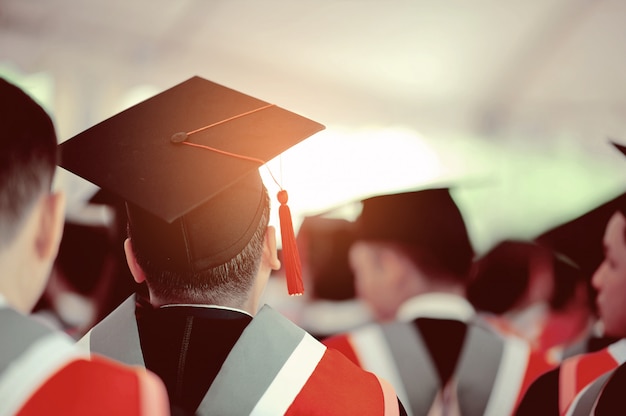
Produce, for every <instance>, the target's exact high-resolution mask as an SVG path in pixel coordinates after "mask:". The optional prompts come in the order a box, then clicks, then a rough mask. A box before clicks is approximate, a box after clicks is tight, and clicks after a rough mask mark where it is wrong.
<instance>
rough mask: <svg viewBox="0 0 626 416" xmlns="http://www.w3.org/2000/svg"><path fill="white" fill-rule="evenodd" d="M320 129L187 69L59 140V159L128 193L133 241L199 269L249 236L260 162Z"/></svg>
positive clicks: (164, 259) (156, 257)
mask: <svg viewBox="0 0 626 416" xmlns="http://www.w3.org/2000/svg"><path fill="white" fill-rule="evenodd" d="M323 128H324V126H322V125H321V124H319V123H317V122H314V121H312V120H309V119H307V118H305V117H302V116H300V115H297V114H295V113H293V112H290V111H288V110H285V109H283V108H280V107H278V106H276V105H272V104H269V103H267V102H265V101H261V100H259V99H256V98H253V97H251V96H248V95H245V94H242V93H240V92H237V91H235V90H232V89H230V88H227V87H224V86H222V85H219V84H216V83H213V82H210V81H208V80H205V79H203V78H200V77H193V78H191V79H189V80H187V81H185V82H182V83H180V84H178V85H176V86H174V87H172V88H170V89H168V90H166V91H164V92H162V93H160V94H158V95H156V96H154V97H152V98H149V99H147V100H145V101H143V102H141V103H139V104H137V105H135V106H133V107H131V108H129V109H127V110H125V111H123V112H121V113H119V114H117V115H115V116H113V117H111V118H109V119H107V120H105V121H103V122H101V123H99V124H97V125H95V126H94V127H91V128H90V129H88V130H86V131H84V132H82V133H80V134H78V135H77V136H75V137H73V138H72V139H70V140H68V141H66V142H64V143H62V144H61V145H60V154H61V161H60V163H59V164H60V166H61V167H63V168H65V169H67V170H69V171H72V172H74V173H75V174H77V175H79V176H81V177H83V178H85V179H87V180H89V181H91V182H93V183H95V184H96V185H98V186H100V187H101V188H103V189H104V190H106V191H109V192H112V193H114V194H116V195H118V196H119V197H121V198H122V199H124V200H125V201H126V202H127V205H128V213H129V221H130V225H131V230H133V232H134V233H133V243H134V244H138V245H141V246H142V247H141V249H142V251H144V252H148V253H149V254H150V257H151V261H153V262H155V263H157V264H159V265H160V266H161V267H164V268H166V269H168V270H196V271H197V270H202V269H205V268H209V267H213V266H216V265H219V264H222V263H224V262H225V261H227V260H229V259H231V258H232V257H234V256H235V255H236V254H238V253H239V252H240V251H241V250H242V249H243V247H245V246H246V244H247V243H248V242H249V240H250V238H251V236H252V234H253V233H254V228H255V227H256V225H257V224H258V221H259V218H260V213H261V210H260V207H261V201H262V199H261V197H262V181H261V177H260V175H259V172H258V168H259V166H260V165H262V164H263V163H264V162H265V161H268V160H270V159H272V158H273V157H275V156H277V155H278V154H280V153H282V152H283V151H284V150H286V149H288V148H289V147H291V146H293V145H295V144H296V143H298V142H300V141H302V140H304V139H305V138H307V137H309V136H311V135H312V134H314V133H316V132H318V131H320V130H322V129H323ZM224 152H225V153H224Z"/></svg>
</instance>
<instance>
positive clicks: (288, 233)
mask: <svg viewBox="0 0 626 416" xmlns="http://www.w3.org/2000/svg"><path fill="white" fill-rule="evenodd" d="M277 197H278V202H280V207H279V208H278V216H279V218H280V234H281V240H282V243H283V263H284V265H283V266H284V269H285V277H286V278H287V290H288V292H289V294H290V295H292V296H293V295H302V294H303V293H304V284H303V283H302V266H301V264H300V255H299V254H298V247H297V245H296V236H295V233H294V231H293V222H292V219H291V210H290V209H289V206H288V205H287V201H288V199H289V195H288V194H287V191H285V190H284V189H283V190H280V191H279V192H278V196H277Z"/></svg>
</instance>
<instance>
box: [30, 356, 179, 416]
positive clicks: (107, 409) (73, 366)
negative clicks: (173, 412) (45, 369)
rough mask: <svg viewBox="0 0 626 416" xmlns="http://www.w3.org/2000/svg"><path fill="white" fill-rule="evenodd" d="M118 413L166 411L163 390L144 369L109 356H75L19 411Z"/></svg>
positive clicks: (122, 415) (65, 413) (138, 413)
mask: <svg viewBox="0 0 626 416" xmlns="http://www.w3.org/2000/svg"><path fill="white" fill-rule="evenodd" d="M96 409H97V413H98V414H115V415H121V416H126V415H128V416H135V415H144V414H145V415H166V414H168V411H169V404H168V400H167V393H166V391H165V388H164V387H163V385H162V384H161V382H160V380H158V378H157V377H156V376H155V375H153V374H152V373H150V372H147V371H146V370H145V369H140V368H131V367H126V366H123V365H121V364H118V363H115V362H113V361H111V360H108V359H105V358H100V357H92V358H91V359H86V358H78V357H77V358H75V359H72V360H70V361H68V362H67V363H66V364H65V365H64V366H63V367H61V368H60V369H58V370H57V371H55V372H54V373H53V374H52V375H51V376H50V377H49V378H48V379H47V380H46V382H45V383H44V384H42V385H41V386H40V387H39V388H38V389H37V390H36V391H35V392H34V393H33V395H32V396H31V398H30V399H29V400H28V402H27V403H26V404H25V405H24V407H23V408H22V409H21V411H20V414H23V415H37V414H45V413H46V412H50V411H51V410H54V412H53V413H55V414H64V415H70V416H71V415H82V414H90V413H93V412H95V411H96Z"/></svg>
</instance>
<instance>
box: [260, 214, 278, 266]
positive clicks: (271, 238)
mask: <svg viewBox="0 0 626 416" xmlns="http://www.w3.org/2000/svg"><path fill="white" fill-rule="evenodd" d="M263 261H264V262H266V263H267V265H268V266H269V267H270V268H271V269H272V270H279V269H280V260H278V249H277V248H276V228H274V227H273V226H271V225H270V226H268V227H267V230H265V238H264V240H263Z"/></svg>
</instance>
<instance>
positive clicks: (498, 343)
mask: <svg viewBox="0 0 626 416" xmlns="http://www.w3.org/2000/svg"><path fill="white" fill-rule="evenodd" d="M381 329H382V331H383V334H384V336H385V339H386V341H387V344H388V345H389V349H390V351H391V354H392V356H393V358H394V361H395V364H396V368H397V369H398V372H399V375H400V378H401V379H402V383H403V385H404V387H405V389H406V392H407V395H408V399H409V403H406V404H407V405H410V407H411V409H412V412H413V415H415V416H419V415H426V414H428V411H429V410H430V408H431V406H432V404H433V402H434V400H435V396H436V395H437V392H438V391H439V389H440V388H442V387H443V386H440V381H439V376H438V375H437V371H436V369H435V367H434V365H433V363H432V362H431V357H430V354H429V353H428V348H427V347H426V344H425V343H424V341H423V339H422V336H421V334H420V333H419V331H418V330H417V329H416V328H415V326H414V325H413V324H412V323H410V322H391V323H388V324H384V325H382V326H381ZM503 351H504V341H503V340H502V339H500V338H499V337H498V336H496V335H494V334H492V333H491V332H489V331H488V330H486V329H484V328H481V327H480V326H478V325H472V324H469V325H468V330H467V335H466V337H465V342H464V344H463V348H462V350H461V353H460V356H459V360H458V363H457V366H456V369H455V371H454V373H453V375H452V378H451V380H457V398H458V402H459V408H460V409H461V411H462V412H463V415H464V416H465V415H469V416H481V415H483V414H484V412H485V409H486V407H487V403H488V402H489V397H490V395H491V390H492V389H493V386H494V383H495V379H496V375H497V374H498V369H499V367H500V360H501V359H502V356H503ZM498 357H499V358H498ZM485 358H487V359H485Z"/></svg>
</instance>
